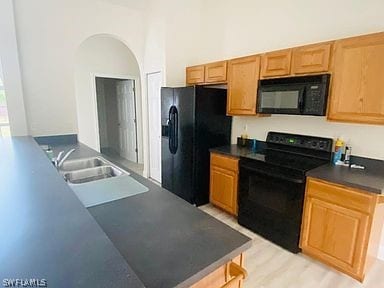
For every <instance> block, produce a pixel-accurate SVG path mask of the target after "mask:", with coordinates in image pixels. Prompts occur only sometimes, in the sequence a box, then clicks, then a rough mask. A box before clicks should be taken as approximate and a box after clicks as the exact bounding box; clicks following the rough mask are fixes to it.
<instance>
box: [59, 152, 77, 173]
mask: <svg viewBox="0 0 384 288" xmlns="http://www.w3.org/2000/svg"><path fill="white" fill-rule="evenodd" d="M73 151H75V149H71V150H69V151H68V152H67V153H66V154H65V155H64V157H62V156H63V154H64V151H60V153H59V155H57V157H56V159H55V161H54V163H55V166H56V168H57V169H60V167H61V166H62V165H63V163H64V161H65V160H67V158H68V157H69V155H71V154H72V152H73Z"/></svg>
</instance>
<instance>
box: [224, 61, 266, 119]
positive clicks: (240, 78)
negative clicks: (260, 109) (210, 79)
mask: <svg viewBox="0 0 384 288" xmlns="http://www.w3.org/2000/svg"><path fill="white" fill-rule="evenodd" d="M259 70H260V57H259V56H248V57H243V58H237V59H232V60H230V61H229V62H228V90H227V93H228V95H227V114H228V115H256V97H257V87H258V81H259Z"/></svg>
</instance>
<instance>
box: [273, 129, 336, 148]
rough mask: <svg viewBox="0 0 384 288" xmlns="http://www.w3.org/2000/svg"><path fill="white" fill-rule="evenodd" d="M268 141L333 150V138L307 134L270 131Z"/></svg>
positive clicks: (298, 146)
mask: <svg viewBox="0 0 384 288" xmlns="http://www.w3.org/2000/svg"><path fill="white" fill-rule="evenodd" d="M267 143H273V144H280V145H288V146H293V147H297V148H308V149H312V150H319V151H326V152H331V151H332V146H333V140H332V139H331V138H322V137H314V136H307V135H297V134H288V133H280V132H268V136H267Z"/></svg>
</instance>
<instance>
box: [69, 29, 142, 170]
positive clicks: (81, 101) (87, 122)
mask: <svg viewBox="0 0 384 288" xmlns="http://www.w3.org/2000/svg"><path fill="white" fill-rule="evenodd" d="M95 75H97V76H102V77H104V76H105V77H112V78H120V77H123V78H128V79H136V80H137V88H138V89H137V91H136V92H137V114H138V148H139V162H140V163H142V162H143V156H142V155H143V152H142V151H143V144H142V123H141V118H142V117H141V89H140V88H141V85H140V71H139V66H138V63H137V61H136V59H135V56H134V55H133V54H132V52H131V51H130V50H129V49H128V47H127V46H126V45H125V44H124V43H122V42H121V41H119V40H117V39H114V38H112V37H111V36H108V35H97V36H93V37H91V38H89V39H87V40H86V41H85V42H84V43H83V44H82V45H81V46H80V48H79V50H78V51H77V54H76V65H75V90H76V104H77V124H78V131H79V134H78V136H79V141H80V142H82V143H84V144H86V145H88V146H90V147H92V148H93V149H96V150H99V148H100V146H99V139H98V131H97V129H96V128H97V127H96V123H97V121H98V119H97V115H96V113H95V107H96V105H97V103H96V102H95V100H96V98H95V94H94V91H95V90H94V89H95Z"/></svg>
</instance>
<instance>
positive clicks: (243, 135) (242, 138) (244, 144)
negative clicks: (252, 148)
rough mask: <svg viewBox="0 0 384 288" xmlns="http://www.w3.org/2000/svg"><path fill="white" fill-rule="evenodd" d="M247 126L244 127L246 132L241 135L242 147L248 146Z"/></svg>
mask: <svg viewBox="0 0 384 288" xmlns="http://www.w3.org/2000/svg"><path fill="white" fill-rule="evenodd" d="M247 128H248V127H247V125H245V126H244V132H243V133H242V134H241V135H240V138H241V146H244V147H245V146H247V139H248V133H247Z"/></svg>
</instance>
